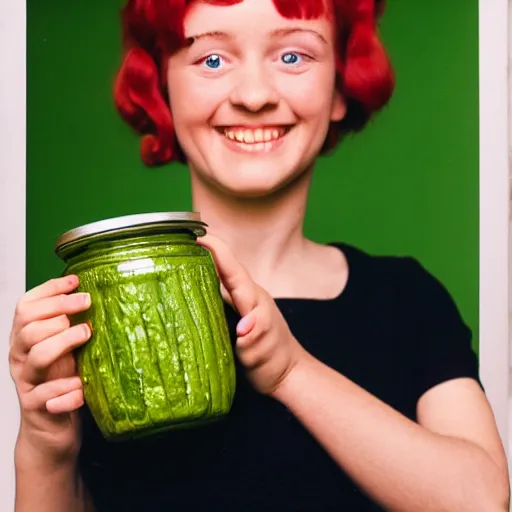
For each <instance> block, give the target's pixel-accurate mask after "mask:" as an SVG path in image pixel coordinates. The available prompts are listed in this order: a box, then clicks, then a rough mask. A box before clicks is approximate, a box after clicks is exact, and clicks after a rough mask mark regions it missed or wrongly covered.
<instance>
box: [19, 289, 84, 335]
mask: <svg viewBox="0 0 512 512" xmlns="http://www.w3.org/2000/svg"><path fill="white" fill-rule="evenodd" d="M90 305H91V296H90V295H89V294H88V293H72V294H71V295H55V296H52V297H45V298H43V299H36V300H32V301H29V302H23V303H18V308H17V310H16V317H15V323H16V325H17V327H18V329H22V328H23V327H25V326H26V325H28V324H29V323H31V322H35V321H36V320H45V319H47V318H53V317H56V316H60V315H74V314H76V313H79V312H81V311H84V310H86V309H88V308H89V306H90Z"/></svg>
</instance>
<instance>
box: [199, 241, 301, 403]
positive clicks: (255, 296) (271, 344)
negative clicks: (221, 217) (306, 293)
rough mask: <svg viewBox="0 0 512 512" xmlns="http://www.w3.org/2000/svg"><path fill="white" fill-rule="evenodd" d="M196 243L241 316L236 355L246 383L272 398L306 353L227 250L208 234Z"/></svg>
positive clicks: (270, 300)
mask: <svg viewBox="0 0 512 512" xmlns="http://www.w3.org/2000/svg"><path fill="white" fill-rule="evenodd" d="M197 242H198V244H200V245H202V246H204V247H205V248H207V249H208V250H210V252H211V253H212V255H213V259H214V261H215V265H216V267H217V272H218V274H219V278H220V280H221V282H222V284H223V287H224V290H223V295H224V296H225V299H226V300H227V301H228V302H230V303H231V304H232V305H233V306H234V307H235V309H236V310H237V311H238V313H239V315H240V316H241V317H242V318H241V320H240V322H239V323H238V325H237V330H236V332H237V342H236V352H237V355H238V358H239V359H240V362H241V363H242V364H243V365H244V367H245V369H246V371H247V376H248V378H249V380H250V381H251V383H252V385H253V386H254V388H255V389H256V390H258V391H259V392H260V393H263V394H266V395H274V394H275V393H276V391H277V390H278V388H279V387H280V386H281V384H282V383H283V382H284V380H285V379H286V378H287V376H288V375H289V374H290V372H292V371H293V369H294V368H295V367H296V366H297V365H298V364H299V363H300V362H301V361H303V360H304V359H305V358H306V357H308V353H307V352H306V350H305V349H304V348H303V347H302V346H301V345H300V343H299V342H298V341H297V340H296V339H295V337H294V336H293V335H292V333H291V332H290V329H289V327H288V324H287V323H286V320H285V319H284V318H283V316H282V315H281V312H280V311H279V309H278V308H277V305H276V303H275V301H274V299H273V298H272V297H271V296H270V295H269V294H268V293H267V292H266V291H265V290H264V289H263V288H262V287H261V286H259V285H257V284H256V283H255V282H254V281H253V280H252V279H251V277H250V275H249V273H248V272H247V270H246V269H245V268H244V267H243V266H242V265H241V264H240V263H239V262H238V261H237V260H236V259H235V257H234V256H233V254H232V253H231V251H230V250H229V249H228V247H227V246H226V245H225V244H224V243H223V242H222V241H220V240H219V239H218V238H216V237H213V236H211V235H206V236H204V237H201V238H198V240H197Z"/></svg>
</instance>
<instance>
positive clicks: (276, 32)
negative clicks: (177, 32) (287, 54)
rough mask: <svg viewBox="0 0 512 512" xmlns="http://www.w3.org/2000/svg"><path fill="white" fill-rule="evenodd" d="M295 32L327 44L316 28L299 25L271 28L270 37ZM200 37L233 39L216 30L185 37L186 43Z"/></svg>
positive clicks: (227, 34)
mask: <svg viewBox="0 0 512 512" xmlns="http://www.w3.org/2000/svg"><path fill="white" fill-rule="evenodd" d="M297 33H306V34H313V35H314V36H315V37H317V38H318V39H320V40H321V41H322V42H323V43H324V44H328V43H327V39H325V37H324V36H323V35H322V34H320V32H317V31H316V30H311V29H307V28H299V27H296V28H278V29H276V30H273V31H272V32H271V33H270V37H272V38H276V37H285V36H289V35H292V34H297ZM201 39H224V40H229V39H234V36H233V35H232V34H229V33H227V32H218V31H213V32H203V33H201V34H196V35H193V36H189V37H187V43H188V45H189V46H191V45H192V44H193V43H195V42H196V41H200V40H201Z"/></svg>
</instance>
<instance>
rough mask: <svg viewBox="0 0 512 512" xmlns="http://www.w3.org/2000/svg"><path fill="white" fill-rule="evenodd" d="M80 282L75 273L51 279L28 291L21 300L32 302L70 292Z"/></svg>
mask: <svg viewBox="0 0 512 512" xmlns="http://www.w3.org/2000/svg"><path fill="white" fill-rule="evenodd" d="M78 283H79V280H78V277H77V276H75V275H69V276H63V277H57V278H55V279H50V280H49V281H46V282H45V283H43V284H40V285H39V286H36V287H35V288H32V289H31V290H29V291H28V292H26V293H25V295H24V296H23V298H22V299H21V302H30V301H32V300H37V299H43V298H44V297H52V296H54V295H60V294H62V293H70V292H72V291H73V290H75V289H76V288H77V287H78Z"/></svg>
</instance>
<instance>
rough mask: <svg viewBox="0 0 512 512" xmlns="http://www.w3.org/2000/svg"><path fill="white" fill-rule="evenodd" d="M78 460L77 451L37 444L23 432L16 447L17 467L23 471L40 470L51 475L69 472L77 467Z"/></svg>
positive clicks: (15, 458) (15, 459)
mask: <svg viewBox="0 0 512 512" xmlns="http://www.w3.org/2000/svg"><path fill="white" fill-rule="evenodd" d="M77 460H78V453H77V452H76V451H75V450H67V451H58V450H55V449H53V448H52V447H48V446H46V445H44V444H43V443H41V442H39V443H37V442H35V440H34V439H32V438H31V437H30V436H29V435H27V434H25V433H23V432H21V431H20V433H19V435H18V439H17V440H16V444H15V447H14V461H15V466H16V468H18V469H21V470H23V469H25V468H27V469H30V470H34V469H38V470H43V471H45V472H50V473H54V472H59V471H61V470H63V471H69V470H70V469H73V468H75V467H76V465H77Z"/></svg>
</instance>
